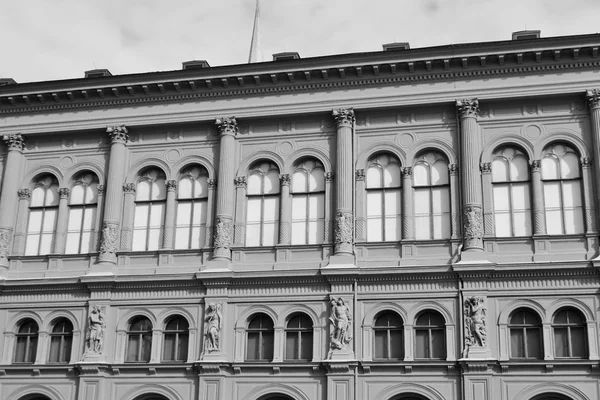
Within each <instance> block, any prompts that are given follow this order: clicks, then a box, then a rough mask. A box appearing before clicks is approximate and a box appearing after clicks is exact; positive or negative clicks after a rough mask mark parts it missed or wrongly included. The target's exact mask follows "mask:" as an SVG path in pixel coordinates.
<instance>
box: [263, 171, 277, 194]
mask: <svg viewBox="0 0 600 400" xmlns="http://www.w3.org/2000/svg"><path fill="white" fill-rule="evenodd" d="M263 184H264V186H263V187H264V192H263V193H264V194H272V193H279V171H274V170H271V171H269V173H268V174H267V175H266V176H265V177H264V178H263Z"/></svg>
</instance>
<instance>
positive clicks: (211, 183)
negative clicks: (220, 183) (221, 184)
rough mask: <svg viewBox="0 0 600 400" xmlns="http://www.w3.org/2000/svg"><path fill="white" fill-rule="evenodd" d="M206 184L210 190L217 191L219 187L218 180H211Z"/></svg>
mask: <svg viewBox="0 0 600 400" xmlns="http://www.w3.org/2000/svg"><path fill="white" fill-rule="evenodd" d="M206 182H207V183H208V190H215V188H216V187H217V180H216V179H214V178H210V179H208V180H207V181H206Z"/></svg>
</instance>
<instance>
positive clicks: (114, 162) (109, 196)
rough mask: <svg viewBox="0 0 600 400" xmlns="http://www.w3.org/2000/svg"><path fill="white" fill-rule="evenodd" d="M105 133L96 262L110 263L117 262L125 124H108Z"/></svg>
mask: <svg viewBox="0 0 600 400" xmlns="http://www.w3.org/2000/svg"><path fill="white" fill-rule="evenodd" d="M106 133H108V135H109V136H110V139H111V146H110V161H109V163H108V179H107V183H106V197H105V203H104V220H103V222H102V237H101V240H100V254H99V256H98V263H99V264H105V265H110V264H116V263H117V247H118V245H119V226H120V221H121V215H122V209H121V206H122V201H123V191H122V185H123V177H124V176H125V172H126V170H127V147H126V144H127V140H128V139H129V136H128V131H127V128H126V127H125V125H117V126H109V127H107V128H106Z"/></svg>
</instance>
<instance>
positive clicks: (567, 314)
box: [552, 309, 588, 358]
mask: <svg viewBox="0 0 600 400" xmlns="http://www.w3.org/2000/svg"><path fill="white" fill-rule="evenodd" d="M552 329H553V330H554V351H555V357H564V358H584V357H587V356H588V351H587V340H586V326H585V319H584V318H583V316H582V315H581V313H580V312H579V311H577V310H574V309H564V310H561V311H559V312H557V313H556V314H555V315H554V322H553V323H552Z"/></svg>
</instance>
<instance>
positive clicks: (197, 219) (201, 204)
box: [192, 200, 208, 225]
mask: <svg viewBox="0 0 600 400" xmlns="http://www.w3.org/2000/svg"><path fill="white" fill-rule="evenodd" d="M207 207H208V202H207V201H206V200H196V201H195V202H194V207H193V209H194V217H193V219H192V224H194V225H202V224H206V209H207Z"/></svg>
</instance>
